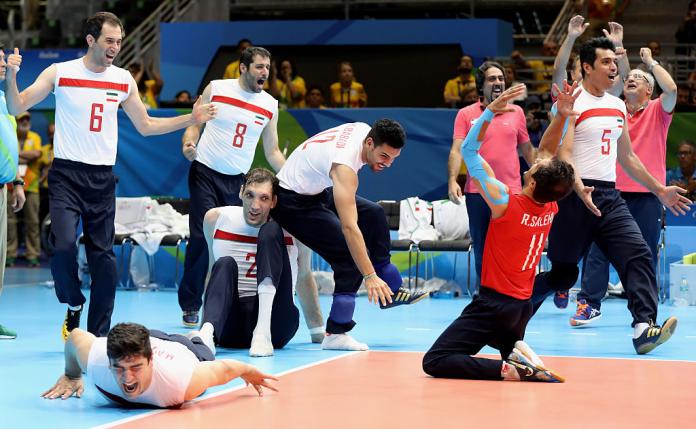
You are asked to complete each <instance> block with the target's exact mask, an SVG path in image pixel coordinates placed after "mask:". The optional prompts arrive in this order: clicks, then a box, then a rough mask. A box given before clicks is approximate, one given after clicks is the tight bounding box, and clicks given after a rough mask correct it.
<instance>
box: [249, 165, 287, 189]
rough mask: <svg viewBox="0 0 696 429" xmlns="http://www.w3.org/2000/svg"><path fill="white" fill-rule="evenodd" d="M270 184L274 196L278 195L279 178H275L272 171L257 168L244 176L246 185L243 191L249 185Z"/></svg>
mask: <svg viewBox="0 0 696 429" xmlns="http://www.w3.org/2000/svg"><path fill="white" fill-rule="evenodd" d="M268 182H270V183H271V187H272V188H273V195H278V187H279V186H280V185H279V183H278V178H277V177H276V176H275V174H273V172H272V171H271V170H268V169H266V168H261V167H257V168H254V169H252V170H250V171H249V172H248V173H247V174H246V175H245V176H244V184H243V185H242V189H244V188H245V187H246V186H247V185H251V184H252V183H268Z"/></svg>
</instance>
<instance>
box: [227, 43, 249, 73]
mask: <svg viewBox="0 0 696 429" xmlns="http://www.w3.org/2000/svg"><path fill="white" fill-rule="evenodd" d="M250 46H253V45H252V44H251V40H249V39H242V40H240V41H239V42H237V51H236V52H237V59H236V60H234V61H232V62H231V63H229V64H227V67H225V73H224V74H223V75H222V78H223V79H239V56H240V55H242V51H243V50H245V49H246V48H248V47H250Z"/></svg>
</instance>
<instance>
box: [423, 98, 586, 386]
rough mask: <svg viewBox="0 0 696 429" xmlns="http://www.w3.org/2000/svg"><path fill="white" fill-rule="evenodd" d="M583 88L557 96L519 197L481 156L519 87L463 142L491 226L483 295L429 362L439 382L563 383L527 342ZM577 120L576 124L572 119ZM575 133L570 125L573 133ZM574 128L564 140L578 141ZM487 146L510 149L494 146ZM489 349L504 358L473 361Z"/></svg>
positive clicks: (426, 366)
mask: <svg viewBox="0 0 696 429" xmlns="http://www.w3.org/2000/svg"><path fill="white" fill-rule="evenodd" d="M576 87H577V84H574V85H573V86H572V87H571V86H569V85H567V84H566V85H565V91H564V92H562V93H560V91H557V92H559V93H560V95H559V98H558V114H557V115H556V117H555V118H554V119H553V121H552V122H551V124H550V125H549V128H548V129H547V131H546V133H545V134H544V137H543V138H542V141H541V144H540V147H539V159H538V160H537V162H536V163H535V164H534V165H533V166H532V168H531V169H529V171H527V172H526V173H525V175H524V182H525V184H524V187H523V188H522V190H521V192H519V193H513V194H510V189H509V188H508V187H507V186H506V185H505V184H503V183H502V182H500V181H498V180H497V179H496V178H495V175H494V173H493V170H492V169H491V167H490V166H489V165H488V163H487V162H486V161H485V160H484V159H483V158H482V157H481V156H480V155H479V149H480V147H481V142H482V141H483V140H484V136H485V133H486V129H487V128H488V125H489V124H490V123H491V120H492V119H493V116H494V115H495V114H500V113H503V112H506V111H509V110H510V108H509V107H506V103H507V101H508V100H510V99H512V98H514V97H516V96H517V95H519V94H520V93H521V92H523V91H524V88H525V87H524V85H516V86H514V87H512V88H510V89H508V90H507V91H505V92H503V93H502V94H501V95H500V97H498V98H497V99H496V100H493V101H492V102H491V103H490V104H488V107H487V109H486V111H485V112H483V114H482V115H481V118H480V119H478V120H477V121H476V122H475V123H474V125H473V127H472V128H471V130H470V131H469V133H468V134H467V137H466V139H465V141H464V143H463V144H462V148H461V152H462V157H463V159H464V162H466V166H467V169H468V171H469V174H470V175H471V177H472V178H473V179H475V184H476V186H477V188H478V189H479V190H480V192H481V195H482V197H483V198H484V199H485V201H486V204H488V206H489V207H490V209H491V221H490V226H489V228H488V233H487V237H486V244H485V247H484V251H483V267H482V274H481V289H480V291H479V295H478V296H477V297H476V298H474V300H473V301H472V302H471V304H469V305H468V306H467V307H466V308H465V309H464V311H463V312H462V314H461V315H460V316H459V317H458V318H457V319H456V320H455V321H454V322H452V324H451V325H450V326H449V327H448V328H447V329H446V330H445V332H443V333H442V334H441V335H440V337H439V338H438V339H437V340H436V341H435V344H433V346H432V347H431V348H430V350H429V351H428V352H427V353H426V354H425V356H424V357H423V370H424V371H425V372H426V373H428V374H429V375H432V376H433V377H443V378H466V379H477V380H507V381H548V382H563V381H564V379H563V378H562V377H560V376H558V375H557V374H554V373H553V372H552V371H550V370H548V369H547V368H545V367H544V364H543V362H542V361H541V359H539V357H538V356H537V355H536V354H535V353H534V352H533V351H532V350H531V348H530V347H529V346H528V345H527V344H526V343H524V341H522V339H523V338H524V331H525V329H526V327H527V322H528V321H529V319H530V318H531V316H532V312H533V310H532V303H531V301H530V297H531V296H532V289H533V286H534V276H535V273H536V267H537V264H538V262H539V258H540V257H541V253H542V251H543V249H544V243H545V241H546V237H547V236H548V233H549V230H550V229H551V223H552V221H553V217H554V215H555V214H556V213H557V212H558V205H557V204H556V201H557V200H560V199H561V198H563V197H565V196H566V195H568V194H569V193H570V192H571V191H572V190H573V184H574V182H575V173H574V170H573V167H572V166H571V165H570V164H568V163H566V162H564V161H561V160H559V159H557V158H555V157H553V155H554V154H555V152H556V149H557V147H558V143H559V142H560V140H561V135H562V132H563V124H564V123H565V121H566V119H567V118H569V117H572V116H573V113H574V112H573V111H572V108H573V102H574V101H575V98H577V96H578V95H579V92H578V94H575V95H573V94H574V92H575V89H576ZM571 120H572V119H571ZM570 129H572V127H571V128H570ZM572 134H573V133H572V131H569V132H567V133H566V137H565V138H572ZM489 144H504V142H498V141H492V142H490V143H489ZM485 345H490V346H491V347H494V348H496V349H498V350H500V355H501V357H502V360H501V359H487V358H477V357H474V356H473V355H475V354H476V353H478V352H479V351H480V350H481V348H483V346H485Z"/></svg>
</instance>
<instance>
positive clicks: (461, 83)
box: [443, 55, 476, 108]
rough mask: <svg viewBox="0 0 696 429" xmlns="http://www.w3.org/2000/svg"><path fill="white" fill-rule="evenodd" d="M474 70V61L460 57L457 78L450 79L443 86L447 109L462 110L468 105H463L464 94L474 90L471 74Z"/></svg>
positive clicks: (474, 80)
mask: <svg viewBox="0 0 696 429" xmlns="http://www.w3.org/2000/svg"><path fill="white" fill-rule="evenodd" d="M473 68H474V61H473V60H472V59H471V57H470V56H468V55H462V57H461V58H460V59H459V66H458V67H457V73H458V74H457V77H455V78H454V79H450V80H448V81H447V83H446V84H445V90H444V93H443V96H444V99H445V104H446V105H447V106H448V107H456V108H462V107H464V106H466V105H468V104H471V103H468V104H465V103H464V93H465V92H466V91H467V90H471V89H474V90H475V89H476V79H475V78H474V76H473V75H472V74H471V71H472V70H473Z"/></svg>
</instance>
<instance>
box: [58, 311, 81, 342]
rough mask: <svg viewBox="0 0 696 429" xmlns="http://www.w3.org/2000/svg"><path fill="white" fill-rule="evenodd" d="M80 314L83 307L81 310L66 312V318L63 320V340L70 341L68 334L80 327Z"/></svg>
mask: <svg viewBox="0 0 696 429" xmlns="http://www.w3.org/2000/svg"><path fill="white" fill-rule="evenodd" d="M80 314H82V307H80V309H79V310H71V309H69V308H68V311H67V312H66V313H65V320H64V321H63V329H62V330H61V335H62V336H63V341H68V335H70V332H71V331H72V330H73V329H75V328H79V327H80Z"/></svg>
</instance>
